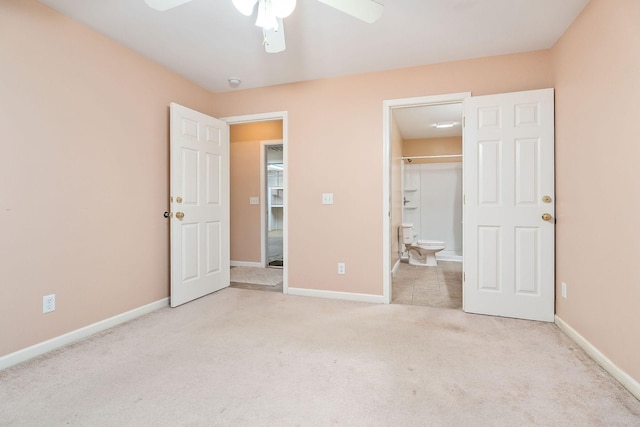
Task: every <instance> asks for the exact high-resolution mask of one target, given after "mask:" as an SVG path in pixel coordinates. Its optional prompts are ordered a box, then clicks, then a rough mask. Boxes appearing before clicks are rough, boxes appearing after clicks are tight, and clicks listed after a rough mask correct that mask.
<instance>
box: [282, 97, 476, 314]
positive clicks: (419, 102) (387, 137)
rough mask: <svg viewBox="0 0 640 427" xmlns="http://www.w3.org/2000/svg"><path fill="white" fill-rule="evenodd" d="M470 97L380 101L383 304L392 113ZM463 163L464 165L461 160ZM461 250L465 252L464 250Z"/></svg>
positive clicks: (387, 296)
mask: <svg viewBox="0 0 640 427" xmlns="http://www.w3.org/2000/svg"><path fill="white" fill-rule="evenodd" d="M470 96H471V92H460V93H450V94H444V95H434V96H420V97H416V98H402V99H390V100H386V101H383V102H382V274H383V279H382V292H383V294H382V299H383V301H384V303H385V304H389V303H391V236H393V235H394V233H393V230H391V160H392V159H391V119H392V110H393V109H394V108H400V107H405V108H406V107H421V106H424V105H437V104H448V103H453V102H463V101H464V100H465V98H468V97H470ZM462 161H463V162H464V158H463V159H462ZM285 176H286V175H285ZM285 196H286V193H285ZM285 212H286V211H285ZM462 251H463V253H464V247H463V249H462Z"/></svg>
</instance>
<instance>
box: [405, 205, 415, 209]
mask: <svg viewBox="0 0 640 427" xmlns="http://www.w3.org/2000/svg"><path fill="white" fill-rule="evenodd" d="M404 208H405V209H418V207H417V206H413V205H405V207H404Z"/></svg>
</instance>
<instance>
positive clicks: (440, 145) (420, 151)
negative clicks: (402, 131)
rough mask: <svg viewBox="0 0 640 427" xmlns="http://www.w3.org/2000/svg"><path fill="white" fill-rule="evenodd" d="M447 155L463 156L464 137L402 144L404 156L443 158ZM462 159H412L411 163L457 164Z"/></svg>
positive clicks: (418, 140) (412, 140)
mask: <svg viewBox="0 0 640 427" xmlns="http://www.w3.org/2000/svg"><path fill="white" fill-rule="evenodd" d="M446 154H462V137H461V136H451V137H446V138H426V139H405V140H404V141H403V142H402V155H403V156H405V157H406V156H442V155H446ZM461 161H462V157H449V158H436V159H412V161H411V163H413V164H418V163H455V162H461Z"/></svg>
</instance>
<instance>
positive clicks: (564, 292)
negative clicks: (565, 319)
mask: <svg viewBox="0 0 640 427" xmlns="http://www.w3.org/2000/svg"><path fill="white" fill-rule="evenodd" d="M560 292H561V293H562V298H566V297H567V284H566V283H564V282H562V288H561V290H560Z"/></svg>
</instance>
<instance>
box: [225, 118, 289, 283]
mask: <svg viewBox="0 0 640 427" xmlns="http://www.w3.org/2000/svg"><path fill="white" fill-rule="evenodd" d="M222 120H224V121H226V122H227V123H228V124H229V125H230V133H231V138H230V139H231V143H230V146H231V156H230V175H231V179H230V186H231V188H230V196H231V197H230V198H231V203H230V204H231V215H230V217H231V227H230V228H231V230H230V234H231V239H230V240H231V242H230V252H231V261H230V263H231V267H232V276H233V275H234V274H233V273H234V271H235V272H236V273H238V271H240V270H242V272H243V273H244V272H247V275H250V276H251V277H249V278H247V277H245V275H242V279H243V280H239V279H238V280H235V282H237V283H239V284H247V286H252V285H255V287H247V289H262V290H274V289H281V292H282V293H285V294H286V293H288V266H287V263H286V260H287V251H288V247H287V246H288V245H287V223H288V219H287V193H286V192H285V191H284V189H285V188H287V179H288V178H287V127H288V119H287V112H286V111H279V112H272V113H260V114H249V115H245V116H233V117H225V118H223V119H222ZM267 145H274V146H279V147H280V151H279V154H278V158H279V159H281V160H280V161H279V165H280V167H281V168H282V171H281V173H280V177H281V184H282V185H281V187H282V191H281V193H280V194H281V196H282V201H281V202H280V203H277V204H280V205H281V207H280V208H278V209H280V211H281V214H280V215H278V216H277V218H276V219H275V220H272V226H273V225H274V226H276V227H277V228H278V230H279V233H280V236H278V240H279V243H280V246H281V250H280V254H281V256H280V257H281V259H282V264H283V265H282V266H281V267H279V268H271V267H269V265H268V256H267V243H268V241H269V239H268V238H267V231H266V230H267V229H268V228H269V227H268V226H269V217H268V216H267V215H266V212H267V210H268V209H269V205H270V204H272V205H273V203H271V200H270V198H269V197H268V195H269V193H268V191H267V179H266V178H267V169H268V168H267V160H266V159H267V150H266V146H267ZM271 151H274V150H270V152H271ZM269 157H271V156H269ZM272 169H273V168H272ZM274 209H275V207H274ZM276 272H278V274H276ZM239 275H240V274H239V273H238V274H236V276H239ZM276 275H278V276H279V277H280V282H279V283H275V282H274V281H273V280H271V279H273V277H272V276H274V277H275V276H276ZM265 278H266V279H265ZM254 279H255V281H254ZM258 279H260V280H258ZM262 279H265V280H262ZM232 282H234V280H232ZM263 282H265V283H263ZM267 282H268V283H267ZM267 284H269V286H263V285H267ZM232 285H233V283H232Z"/></svg>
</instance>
